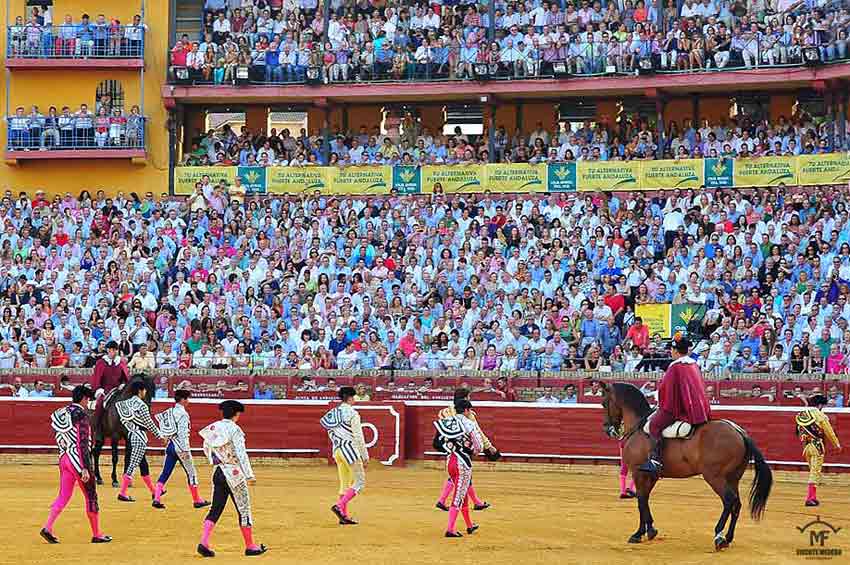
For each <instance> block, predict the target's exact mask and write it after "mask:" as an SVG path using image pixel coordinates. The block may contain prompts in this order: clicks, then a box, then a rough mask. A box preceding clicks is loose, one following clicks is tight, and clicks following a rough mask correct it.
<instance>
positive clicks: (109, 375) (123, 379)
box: [90, 341, 129, 421]
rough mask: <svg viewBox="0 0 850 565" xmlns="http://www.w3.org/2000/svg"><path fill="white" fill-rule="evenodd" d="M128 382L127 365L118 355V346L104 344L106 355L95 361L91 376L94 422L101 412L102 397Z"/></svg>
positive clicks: (113, 343) (110, 343) (111, 343)
mask: <svg viewBox="0 0 850 565" xmlns="http://www.w3.org/2000/svg"><path fill="white" fill-rule="evenodd" d="M128 381H129V373H128V371H127V364H126V363H125V362H124V360H123V359H122V358H121V356H120V355H119V354H118V344H117V343H115V342H114V341H110V342H109V343H107V344H106V355H104V356H103V357H101V358H100V359H98V360H97V363H95V365H94V373H92V376H91V381H90V382H91V389H92V391H94V396H95V399H96V401H97V405H96V407H95V412H94V416H95V421H97V419H98V418H99V417H100V413H101V412H102V411H103V395H104V394H106V393H108V392H109V391H110V390H112V389H114V388H118V387H119V386H121V385H123V384H126V383H127V382H128Z"/></svg>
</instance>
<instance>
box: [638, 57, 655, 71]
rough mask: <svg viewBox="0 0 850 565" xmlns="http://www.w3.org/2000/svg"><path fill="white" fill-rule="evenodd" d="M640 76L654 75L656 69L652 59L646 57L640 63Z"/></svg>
mask: <svg viewBox="0 0 850 565" xmlns="http://www.w3.org/2000/svg"><path fill="white" fill-rule="evenodd" d="M638 74H639V75H654V74H655V67H653V66H652V59H650V58H649V57H644V58H643V59H641V60H640V61H638Z"/></svg>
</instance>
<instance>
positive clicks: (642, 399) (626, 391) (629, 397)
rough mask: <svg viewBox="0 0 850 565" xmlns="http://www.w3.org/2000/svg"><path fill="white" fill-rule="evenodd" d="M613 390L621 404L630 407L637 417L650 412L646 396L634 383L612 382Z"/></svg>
mask: <svg viewBox="0 0 850 565" xmlns="http://www.w3.org/2000/svg"><path fill="white" fill-rule="evenodd" d="M614 392H615V393H616V394H617V397H618V398H620V399H622V402H623V406H625V407H627V408H629V409H631V410H632V411H633V412H634V413H635V414H636V415H637V416H638V417H640V418H643V417H645V416H647V415H649V413H650V412H652V408H651V407H650V406H649V402H648V401H647V400H646V396H644V394H643V393H642V392H641V390H640V389H639V388H638V387H636V386H635V385H632V384H629V383H614Z"/></svg>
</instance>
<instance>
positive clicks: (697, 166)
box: [640, 159, 705, 190]
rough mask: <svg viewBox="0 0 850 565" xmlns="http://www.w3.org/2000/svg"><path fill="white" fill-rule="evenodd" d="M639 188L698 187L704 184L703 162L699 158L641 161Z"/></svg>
mask: <svg viewBox="0 0 850 565" xmlns="http://www.w3.org/2000/svg"><path fill="white" fill-rule="evenodd" d="M640 184H641V188H642V189H643V190H659V189H665V188H668V189H669V188H699V187H701V186H702V185H704V184H705V172H704V170H703V162H702V161H701V160H700V159H682V160H680V161H673V160H659V161H641V178H640Z"/></svg>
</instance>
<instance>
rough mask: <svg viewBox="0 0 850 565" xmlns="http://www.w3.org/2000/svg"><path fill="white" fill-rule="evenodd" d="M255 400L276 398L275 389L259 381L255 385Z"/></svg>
mask: <svg viewBox="0 0 850 565" xmlns="http://www.w3.org/2000/svg"><path fill="white" fill-rule="evenodd" d="M254 400H274V391H273V390H272V389H271V388H269V387H268V386H267V385H266V383H265V382H263V381H259V382H258V383H257V386H256V387H254Z"/></svg>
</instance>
